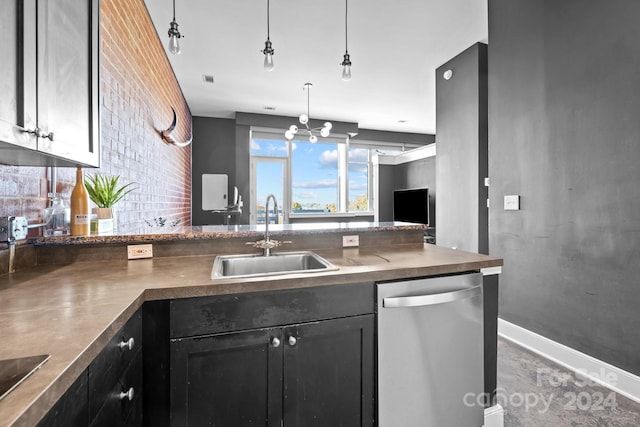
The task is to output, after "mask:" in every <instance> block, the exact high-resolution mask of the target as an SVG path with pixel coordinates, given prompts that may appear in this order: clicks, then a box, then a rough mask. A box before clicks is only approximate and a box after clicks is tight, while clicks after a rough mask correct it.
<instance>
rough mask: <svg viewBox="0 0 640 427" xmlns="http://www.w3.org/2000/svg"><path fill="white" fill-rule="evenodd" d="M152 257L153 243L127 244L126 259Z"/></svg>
mask: <svg viewBox="0 0 640 427" xmlns="http://www.w3.org/2000/svg"><path fill="white" fill-rule="evenodd" d="M141 258H153V245H152V244H151V243H149V244H146V245H127V259H141Z"/></svg>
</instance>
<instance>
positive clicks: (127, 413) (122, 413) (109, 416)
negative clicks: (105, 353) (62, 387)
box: [90, 351, 142, 427]
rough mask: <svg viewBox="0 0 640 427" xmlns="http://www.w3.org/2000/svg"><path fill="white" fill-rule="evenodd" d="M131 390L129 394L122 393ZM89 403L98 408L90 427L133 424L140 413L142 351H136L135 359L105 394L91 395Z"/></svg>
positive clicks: (112, 426)
mask: <svg viewBox="0 0 640 427" xmlns="http://www.w3.org/2000/svg"><path fill="white" fill-rule="evenodd" d="M129 391H131V392H132V395H131V400H130V399H129V396H123V395H122V394H124V393H127V392H129ZM90 401H91V402H90V403H91V405H92V406H93V405H94V404H95V405H96V406H97V405H98V404H101V405H102V406H101V407H100V406H98V407H99V410H98V412H97V414H96V415H95V417H94V418H93V420H92V422H91V424H90V425H91V427H103V426H104V427H116V426H125V425H127V426H134V425H140V424H139V423H138V424H134V421H135V420H136V419H138V420H139V419H141V417H140V415H141V414H142V351H137V352H136V356H135V359H134V360H133V361H132V362H131V364H130V365H129V367H128V368H127V369H126V371H125V372H124V373H123V375H122V376H121V377H120V378H118V380H117V381H116V383H115V384H113V385H112V387H111V388H110V389H109V391H108V393H106V395H101V396H92V397H91V398H90Z"/></svg>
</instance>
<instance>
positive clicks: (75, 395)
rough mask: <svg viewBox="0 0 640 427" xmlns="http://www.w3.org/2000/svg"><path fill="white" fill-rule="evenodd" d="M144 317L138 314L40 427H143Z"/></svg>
mask: <svg viewBox="0 0 640 427" xmlns="http://www.w3.org/2000/svg"><path fill="white" fill-rule="evenodd" d="M142 373H143V372H142V313H141V311H138V312H136V313H135V314H134V315H133V316H132V317H131V319H130V320H129V321H128V322H127V323H126V324H125V326H123V328H122V329H121V330H120V331H118V333H117V334H116V335H115V336H114V337H113V339H112V340H111V341H110V342H109V343H108V344H107V345H106V346H105V348H104V349H103V350H102V351H101V352H100V354H99V355H98V356H97V357H96V358H95V359H94V360H93V361H92V362H91V364H90V365H89V367H88V368H87V369H86V370H85V371H84V372H83V373H82V374H81V375H80V377H79V378H78V379H77V380H76V381H75V382H74V383H73V385H72V386H71V387H69V389H68V390H67V392H66V393H65V394H64V395H63V396H62V397H61V398H60V399H59V400H58V402H56V404H55V405H54V407H53V408H51V410H49V412H48V413H47V414H46V415H45V416H44V418H43V419H42V420H41V421H40V423H38V427H58V426H60V427H87V426H90V427H102V426H104V427H119V426H131V427H135V426H141V425H142V418H143V414H142V409H143V407H142V382H143V378H142Z"/></svg>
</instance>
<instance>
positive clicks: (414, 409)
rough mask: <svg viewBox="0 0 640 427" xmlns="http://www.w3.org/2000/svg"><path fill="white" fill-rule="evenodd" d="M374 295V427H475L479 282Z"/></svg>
mask: <svg viewBox="0 0 640 427" xmlns="http://www.w3.org/2000/svg"><path fill="white" fill-rule="evenodd" d="M377 288H378V297H377V298H378V418H379V423H378V425H379V426H380V427H397V426H402V427H414V426H415V427H418V426H419V427H444V426H447V427H475V426H478V427H479V426H482V425H483V423H484V407H483V406H482V405H481V404H478V400H479V399H478V397H480V398H481V396H482V393H483V389H484V357H483V352H484V344H483V305H482V274H481V273H471V274H461V275H454V276H443V277H435V278H425V279H415V280H408V281H396V282H385V283H378V285H377ZM480 402H482V400H480Z"/></svg>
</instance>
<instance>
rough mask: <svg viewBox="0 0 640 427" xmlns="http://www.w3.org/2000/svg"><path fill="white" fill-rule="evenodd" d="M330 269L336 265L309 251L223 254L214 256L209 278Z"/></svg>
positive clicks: (315, 271) (314, 271)
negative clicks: (265, 254)
mask: <svg viewBox="0 0 640 427" xmlns="http://www.w3.org/2000/svg"><path fill="white" fill-rule="evenodd" d="M332 270H338V267H336V266H334V265H333V264H331V263H330V262H329V261H327V260H326V259H324V258H322V257H321V256H320V255H318V254H315V253H313V252H310V251H301V252H274V253H271V255H269V256H264V255H261V254H251V255H223V256H218V257H216V259H215V261H214V262H213V270H212V271H211V278H212V279H221V278H234V277H258V276H273V275H277V274H293V273H317V272H321V271H332Z"/></svg>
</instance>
